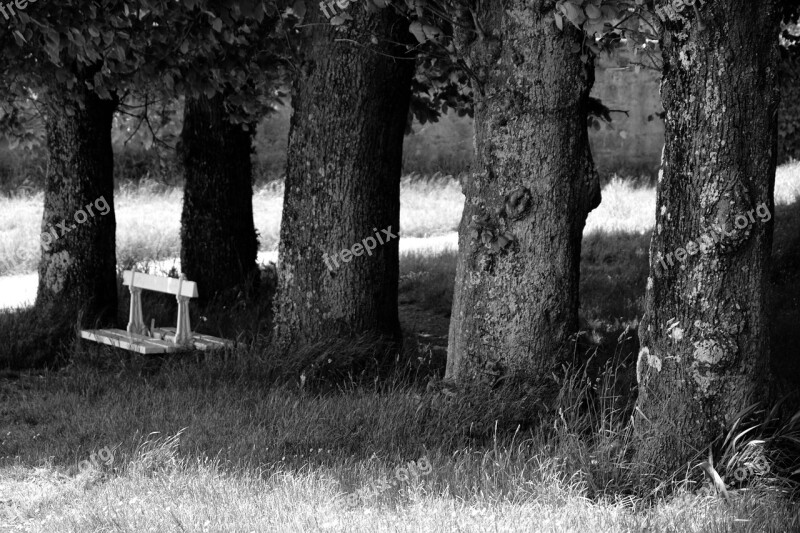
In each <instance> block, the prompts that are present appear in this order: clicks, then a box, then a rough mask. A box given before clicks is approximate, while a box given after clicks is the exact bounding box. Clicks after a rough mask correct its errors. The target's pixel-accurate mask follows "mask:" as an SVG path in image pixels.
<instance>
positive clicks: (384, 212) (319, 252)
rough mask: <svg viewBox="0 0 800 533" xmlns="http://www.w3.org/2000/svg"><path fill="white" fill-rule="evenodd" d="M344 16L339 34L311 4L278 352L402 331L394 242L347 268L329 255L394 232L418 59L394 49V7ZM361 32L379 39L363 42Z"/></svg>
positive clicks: (398, 38)
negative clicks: (324, 341) (344, 24)
mask: <svg viewBox="0 0 800 533" xmlns="http://www.w3.org/2000/svg"><path fill="white" fill-rule="evenodd" d="M347 12H348V13H349V14H350V15H351V16H353V17H354V19H355V20H354V21H351V24H352V26H351V28H350V29H347V30H344V31H334V29H333V27H331V26H330V25H329V24H326V23H325V22H326V20H325V19H324V18H322V17H321V14H320V13H319V12H318V10H317V9H315V8H310V9H309V13H308V15H307V17H308V16H309V15H310V16H311V17H312V20H311V21H310V23H311V24H314V23H318V24H319V25H317V26H312V28H313V29H311V30H310V35H308V39H307V40H305V41H304V42H303V44H302V47H301V51H300V53H301V56H302V63H301V65H300V68H299V71H300V72H299V73H298V74H297V77H296V78H295V81H294V87H293V100H292V103H293V108H294V113H293V115H292V119H291V125H290V131H289V150H288V168H287V175H286V191H285V194H284V202H283V219H282V222H281V242H280V252H279V265H278V271H279V281H278V291H277V296H276V300H275V306H274V309H275V317H276V318H275V330H274V334H275V341H276V346H278V347H279V348H280V349H287V348H289V347H299V346H300V345H303V344H307V343H310V342H313V341H315V340H319V339H332V338H337V337H338V338H347V337H350V336H357V335H362V334H370V335H371V334H375V335H378V336H383V337H387V338H390V339H391V340H392V341H395V340H399V335H400V327H399V320H398V311H397V284H398V239H397V238H392V239H391V240H389V241H388V242H386V241H384V242H385V244H378V245H377V247H375V249H374V250H370V255H368V254H367V253H365V251H363V250H360V251H361V254H360V255H359V256H357V257H352V258H350V261H349V262H345V261H344V260H343V259H342V257H341V255H337V254H340V253H341V252H342V251H343V250H348V251H352V250H353V246H354V245H356V244H358V245H359V246H362V247H363V245H362V243H363V241H364V240H365V239H367V238H369V237H373V238H374V237H375V234H376V232H377V233H378V234H379V236H383V237H384V239H385V238H386V237H387V236H386V235H385V234H384V233H382V231H383V230H387V229H388V230H389V231H390V232H392V233H394V234H397V232H398V231H399V224H400V173H401V162H402V147H403V135H404V131H405V126H406V120H407V116H408V106H409V100H410V84H411V77H412V75H413V73H414V61H413V58H410V57H408V56H406V55H405V51H404V48H403V47H400V46H396V45H393V44H391V43H392V42H394V43H397V42H406V40H407V36H408V23H407V22H406V21H404V19H402V18H399V17H398V16H397V15H396V14H395V13H394V12H393V10H392V9H381V10H379V12H377V13H372V14H368V13H366V11H365V10H364V6H363V5H362V4H355V5H351V6H350V7H349V8H348V11H347ZM365 35H366V36H369V35H375V36H376V37H377V40H378V44H369V43H368V42H367V44H363V41H364V39H365V38H364V36H365ZM349 40H355V41H358V43H354V42H352V41H349ZM348 41H349V42H348ZM368 244H369V243H368ZM356 251H357V252H358V251H359V249H358V248H356ZM324 254H327V256H326V257H323V256H324ZM331 257H332V258H331ZM326 258H327V264H326Z"/></svg>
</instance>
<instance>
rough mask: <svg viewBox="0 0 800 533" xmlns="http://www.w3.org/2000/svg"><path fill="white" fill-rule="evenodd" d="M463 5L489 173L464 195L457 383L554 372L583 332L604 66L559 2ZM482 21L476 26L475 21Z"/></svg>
mask: <svg viewBox="0 0 800 533" xmlns="http://www.w3.org/2000/svg"><path fill="white" fill-rule="evenodd" d="M478 4H479V6H478V7H475V6H472V7H462V8H461V9H460V12H459V13H458V20H459V22H460V26H462V27H463V26H468V27H470V31H457V32H456V35H457V36H458V39H457V48H458V49H459V52H460V53H461V54H462V55H463V56H465V57H466V58H467V62H468V64H469V65H470V66H471V68H472V70H473V71H474V72H475V73H476V74H477V80H476V81H475V84H474V85H475V86H474V90H473V92H474V98H475V144H476V152H477V158H476V166H477V172H475V173H473V174H472V176H471V177H470V179H469V180H468V182H467V183H466V185H465V186H464V193H465V195H466V202H465V204H464V214H463V216H462V219H461V225H460V227H459V254H458V266H457V271H456V288H455V295H454V301H453V313H452V318H451V322H450V338H449V346H448V357H447V372H446V374H447V377H449V378H453V379H456V380H477V379H483V378H488V379H490V380H495V379H497V378H498V377H499V376H501V375H503V376H506V375H522V374H529V375H542V374H543V373H546V372H547V371H548V370H549V369H550V368H551V367H552V366H553V365H554V363H555V362H556V358H557V353H558V351H559V349H560V348H561V346H562V343H564V341H566V340H567V338H568V336H569V335H570V334H571V333H572V332H574V331H576V329H577V326H578V281H579V268H580V249H581V236H582V231H583V227H584V224H585V221H586V216H587V215H588V213H589V211H591V210H592V209H593V208H594V207H596V206H597V205H598V204H599V201H600V185H599V180H598V177H597V174H596V172H595V169H594V164H593V162H592V156H591V153H590V149H589V142H588V132H587V113H588V107H589V92H590V90H591V88H592V84H593V82H594V73H593V64H592V62H591V60H590V59H589V58H588V56H585V57H584V58H583V61H582V58H581V55H582V54H588V52H587V51H586V50H585V49H582V46H581V42H582V38H583V35H582V34H581V33H580V32H579V31H578V30H577V29H575V28H574V27H571V26H569V27H565V28H564V31H560V30H559V29H558V28H557V27H556V25H555V24H554V23H553V17H554V11H553V10H554V5H553V2H549V1H542V0H539V1H534V2H530V1H522V0H514V1H510V2H505V3H495V2H491V3H490V2H485V3H483V2H481V3H478ZM472 21H474V24H473V22H472Z"/></svg>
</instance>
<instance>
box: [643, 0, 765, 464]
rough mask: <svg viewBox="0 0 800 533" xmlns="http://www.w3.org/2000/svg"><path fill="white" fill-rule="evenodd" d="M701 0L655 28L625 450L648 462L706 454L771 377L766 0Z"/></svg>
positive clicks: (681, 460) (679, 460)
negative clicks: (652, 144) (648, 176)
mask: <svg viewBox="0 0 800 533" xmlns="http://www.w3.org/2000/svg"><path fill="white" fill-rule="evenodd" d="M700 13H701V16H702V18H703V20H702V22H703V25H704V27H702V28H701V27H699V25H698V24H697V21H696V15H695V14H694V13H693V12H692V13H690V14H689V15H688V16H689V17H690V18H691V24H692V27H691V28H686V27H684V26H682V25H680V24H679V23H668V24H667V28H666V31H665V36H664V38H663V57H664V74H663V80H662V86H661V93H662V98H663V101H664V109H665V111H666V122H665V124H666V145H665V147H664V153H663V157H662V168H661V172H660V175H659V179H658V186H657V203H656V228H655V230H654V231H653V237H652V241H651V244H650V277H649V279H648V283H647V296H646V307H645V314H644V318H643V320H642V322H641V325H640V329H639V338H640V341H641V351H640V353H639V359H638V364H637V381H638V384H639V397H638V405H637V409H636V412H635V419H634V423H635V432H636V435H637V437H638V438H639V439H640V442H639V445H638V450H637V456H636V460H637V462H638V464H639V465H640V467H641V468H642V469H643V470H644V471H646V472H647V473H652V474H657V475H661V474H663V473H668V472H669V473H671V472H672V471H674V470H675V469H679V468H683V467H684V465H685V464H686V462H687V461H690V460H693V457H695V456H697V455H703V454H707V451H708V446H709V444H711V442H712V441H713V440H714V438H715V437H717V436H719V435H720V434H722V432H723V431H724V430H725V428H726V426H728V425H729V424H731V423H732V422H733V421H734V417H735V415H736V413H737V412H739V411H741V410H742V409H743V408H744V407H746V406H749V405H751V404H753V403H755V402H756V401H760V400H764V399H766V396H765V395H764V393H765V392H766V389H765V385H766V383H767V382H768V368H769V342H768V341H769V339H768V328H767V311H768V303H767V295H768V292H769V288H768V265H769V260H770V254H771V246H772V217H771V213H772V209H773V201H772V196H773V187H774V181H775V160H776V137H777V109H778V98H779V90H778V80H777V67H778V63H777V61H778V50H777V42H776V39H775V35H776V34H777V31H778V20H777V17H776V10H775V2H773V1H766V2H751V1H749V0H717V1H715V2H707V3H706V5H705V6H704V7H703V8H702V9H701V10H700ZM759 206H760V207H759ZM690 243H691V244H690ZM671 263H672V264H671ZM704 456H705V455H704Z"/></svg>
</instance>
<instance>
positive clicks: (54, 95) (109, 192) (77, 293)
mask: <svg viewBox="0 0 800 533" xmlns="http://www.w3.org/2000/svg"><path fill="white" fill-rule="evenodd" d="M83 96H84V99H83V107H81V106H79V105H78V102H77V101H76V99H75V98H74V96H72V94H71V92H70V91H66V90H65V89H64V90H62V88H61V87H56V88H53V89H51V90H50V91H49V92H48V93H47V95H46V98H47V101H46V104H47V113H46V115H47V117H46V130H47V144H48V150H49V160H48V165H47V182H46V187H45V196H44V215H43V218H42V237H41V238H42V259H41V262H40V263H39V288H38V293H37V296H36V307H37V308H39V309H40V310H43V311H46V312H48V313H49V314H52V315H53V316H54V317H56V315H57V317H58V318H59V319H64V318H69V319H73V318H74V317H77V315H78V313H79V312H82V313H83V317H82V324H83V325H84V326H94V325H95V324H97V323H100V324H103V325H107V324H109V323H111V322H113V321H114V320H115V319H116V313H117V284H116V266H117V262H116V249H115V246H116V234H115V233H116V226H117V224H116V217H115V215H114V154H113V150H112V147H111V122H112V119H113V116H114V110H115V109H116V105H117V103H116V101H111V100H101V99H100V98H99V97H98V96H97V95H95V94H94V93H89V92H88V91H87V92H86V93H85V94H84V95H83ZM56 237H57V238H56Z"/></svg>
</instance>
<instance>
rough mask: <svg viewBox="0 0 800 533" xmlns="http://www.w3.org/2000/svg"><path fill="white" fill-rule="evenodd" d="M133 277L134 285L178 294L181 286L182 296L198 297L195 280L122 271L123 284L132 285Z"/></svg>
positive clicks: (148, 289)
mask: <svg viewBox="0 0 800 533" xmlns="http://www.w3.org/2000/svg"><path fill="white" fill-rule="evenodd" d="M131 278H133V286H134V287H138V288H140V289H144V290H147V291H156V292H163V293H166V294H174V295H175V296H178V288H179V287H180V291H181V294H180V296H186V297H188V298H197V296H198V294H197V283H195V282H194V281H187V280H183V282H182V283H181V280H179V279H176V278H168V277H166V276H153V275H151V274H144V273H142V272H137V273H136V276H134V275H133V272H131V271H130V270H126V271H125V272H123V273H122V284H123V285H128V286H130V284H131Z"/></svg>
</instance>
